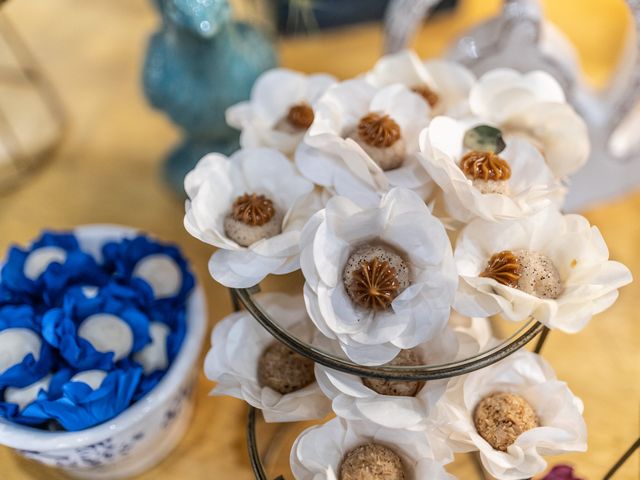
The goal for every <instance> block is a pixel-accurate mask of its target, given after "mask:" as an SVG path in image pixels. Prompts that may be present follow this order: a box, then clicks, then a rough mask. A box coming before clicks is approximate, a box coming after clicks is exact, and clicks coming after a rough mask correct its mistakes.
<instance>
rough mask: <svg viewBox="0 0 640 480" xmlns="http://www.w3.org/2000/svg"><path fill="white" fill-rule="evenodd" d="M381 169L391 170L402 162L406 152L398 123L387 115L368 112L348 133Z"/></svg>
mask: <svg viewBox="0 0 640 480" xmlns="http://www.w3.org/2000/svg"><path fill="white" fill-rule="evenodd" d="M349 138H351V139H352V140H354V141H355V142H356V143H357V144H358V145H360V147H362V149H363V150H364V151H365V153H366V154H367V155H369V157H371V159H372V160H373V161H374V162H375V163H376V164H377V165H378V166H379V167H380V168H381V169H382V170H385V171H386V170H393V169H394V168H398V167H400V166H401V165H402V163H403V162H404V157H405V154H406V148H405V143H404V140H403V138H402V134H401V130H400V125H398V124H397V123H396V122H395V121H394V120H393V119H392V118H391V117H389V115H380V114H378V113H374V112H371V113H368V114H367V115H365V116H364V117H362V118H361V119H360V122H359V123H358V126H357V128H356V129H355V130H354V131H353V132H352V133H351V134H350V135H349Z"/></svg>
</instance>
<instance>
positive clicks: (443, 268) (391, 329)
mask: <svg viewBox="0 0 640 480" xmlns="http://www.w3.org/2000/svg"><path fill="white" fill-rule="evenodd" d="M370 242H383V244H388V245H390V246H391V247H392V248H395V249H397V250H399V251H400V252H401V253H402V254H404V255H405V258H406V261H407V263H408V266H409V270H410V282H411V283H410V285H409V286H408V288H406V289H405V290H404V291H402V292H401V293H400V294H399V295H398V296H397V297H396V298H395V299H394V300H393V302H392V304H391V307H390V309H388V310H383V311H377V312H375V311H370V310H365V309H363V308H361V307H357V306H355V305H354V303H353V301H352V300H351V298H350V297H349V295H348V293H347V290H346V288H345V286H344V283H343V269H344V266H345V263H346V261H347V259H348V257H349V256H350V255H351V254H352V253H353V251H354V250H355V249H356V248H357V247H359V246H361V245H363V244H367V243H370ZM301 248H302V252H301V259H300V261H301V266H302V271H303V273H304V276H305V280H306V283H305V287H304V295H305V301H306V304H307V310H308V311H309V315H310V316H311V319H312V320H313V322H314V323H315V325H316V326H317V327H318V329H319V330H320V331H321V332H322V333H323V334H324V335H325V336H327V337H329V338H333V339H337V340H338V341H339V342H340V346H341V348H342V349H343V350H344V352H345V353H346V354H347V356H348V357H349V358H350V359H351V360H353V361H355V362H357V363H360V364H364V365H380V364H383V363H386V362H388V361H390V360H391V359H393V358H394V357H395V356H396V355H397V353H398V352H399V351H400V350H401V349H407V348H413V347H415V346H416V345H418V344H420V343H422V342H425V341H427V340H429V339H430V338H433V337H434V336H436V335H437V334H438V333H440V332H441V331H442V329H443V328H444V327H445V325H446V323H447V320H448V319H449V314H450V310H451V309H450V307H451V304H452V301H453V298H454V295H455V293H454V292H455V290H456V285H457V281H458V278H457V273H456V271H455V267H454V265H453V261H452V253H451V244H450V243H449V239H448V238H447V234H446V232H445V230H444V227H443V226H442V224H441V223H440V221H439V220H438V219H437V218H435V217H434V216H433V215H431V212H430V211H429V209H428V208H427V206H426V205H425V203H424V202H423V201H422V199H421V198H420V197H418V196H417V195H416V194H415V193H413V192H412V191H410V190H406V189H400V188H396V189H393V190H391V191H390V192H389V193H387V194H385V195H384V196H383V197H382V199H381V201H380V203H379V205H378V206H376V207H374V208H368V209H366V208H362V207H359V206H358V205H356V204H355V203H354V202H352V201H351V200H349V199H347V198H344V197H333V198H332V199H330V200H329V201H328V203H327V206H326V208H325V209H323V210H321V211H320V212H318V213H317V214H316V215H314V216H313V217H312V218H311V219H310V220H309V222H308V223H307V225H306V226H305V228H304V231H303V233H302V237H301Z"/></svg>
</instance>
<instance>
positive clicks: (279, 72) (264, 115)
mask: <svg viewBox="0 0 640 480" xmlns="http://www.w3.org/2000/svg"><path fill="white" fill-rule="evenodd" d="M335 82H336V80H335V78H334V77H332V76H331V75H326V74H315V75H304V74H302V73H299V72H294V71H292V70H288V69H285V68H274V69H272V70H268V71H266V72H265V73H263V74H262V75H260V77H258V79H257V80H256V83H255V84H254V86H253V88H252V89H251V98H250V99H249V100H248V101H245V102H240V103H238V104H236V105H233V106H231V107H229V108H228V109H227V111H226V119H227V123H228V124H229V125H231V126H232V127H235V128H237V129H239V130H240V131H241V133H240V145H241V146H242V147H245V148H247V147H269V148H275V149H276V150H279V151H281V152H282V153H284V154H285V155H291V154H292V153H293V152H294V151H295V149H296V147H297V146H298V144H299V143H300V141H301V140H302V138H303V137H304V134H305V133H306V130H305V129H300V130H299V131H295V129H293V131H286V130H282V129H279V128H277V127H278V122H280V121H281V120H283V119H284V118H286V116H287V113H288V112H289V109H290V108H291V107H292V106H295V105H300V104H307V105H309V106H310V107H313V106H314V105H315V103H316V102H317V101H318V99H319V98H320V97H321V96H322V94H323V93H324V92H325V91H326V90H327V89H328V88H329V87H330V86H331V85H333V84H334V83H335Z"/></svg>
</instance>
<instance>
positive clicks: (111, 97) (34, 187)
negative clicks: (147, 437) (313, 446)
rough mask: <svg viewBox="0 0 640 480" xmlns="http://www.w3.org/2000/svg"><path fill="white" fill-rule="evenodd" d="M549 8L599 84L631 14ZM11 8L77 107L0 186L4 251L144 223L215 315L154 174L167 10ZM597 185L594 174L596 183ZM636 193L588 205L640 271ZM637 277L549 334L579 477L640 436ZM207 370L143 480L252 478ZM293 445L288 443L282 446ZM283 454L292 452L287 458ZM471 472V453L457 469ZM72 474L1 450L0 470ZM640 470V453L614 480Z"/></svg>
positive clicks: (232, 412)
mask: <svg viewBox="0 0 640 480" xmlns="http://www.w3.org/2000/svg"><path fill="white" fill-rule="evenodd" d="M498 3H499V2H497V1H494V0H491V1H488V0H487V1H481V0H476V1H464V2H463V5H462V7H461V10H460V12H459V13H458V14H457V15H456V16H455V17H453V18H452V17H451V16H449V15H443V16H440V17H439V18H437V19H436V20H434V21H433V22H432V23H430V24H429V25H428V26H427V27H426V28H424V30H423V31H422V32H421V33H420V35H419V38H418V40H417V43H416V48H417V50H418V51H419V52H420V53H421V54H423V55H434V54H437V53H438V52H439V51H441V50H442V48H443V47H444V46H445V45H446V44H447V43H448V41H449V40H450V39H451V38H452V37H453V36H455V34H456V33H457V32H460V31H461V30H463V29H464V28H465V27H466V26H468V25H470V24H473V23H474V22H476V21H478V20H479V19H480V18H482V17H486V16H487V15H489V14H491V12H492V11H495V9H496V8H497V6H498ZM544 5H545V8H546V10H547V11H548V12H549V14H550V15H551V17H552V19H553V20H555V21H556V22H557V23H558V25H560V26H561V27H562V28H563V29H565V30H566V33H567V34H568V35H569V37H570V38H571V39H572V40H573V41H575V42H576V44H577V45H578V47H579V49H580V52H581V64H582V66H583V68H584V69H585V71H586V72H587V73H588V74H589V75H590V78H591V81H592V83H593V84H596V85H602V84H603V83H604V82H605V81H606V79H607V75H608V72H609V71H610V70H611V68H612V66H613V65H615V62H616V59H617V52H618V51H619V49H620V47H621V45H622V39H623V34H624V31H625V28H626V26H627V25H628V20H627V18H626V16H625V11H624V7H623V3H622V2H621V1H613V0H571V1H569V0H563V1H558V0H554V1H552V0H547V1H545V2H544ZM7 11H8V13H9V14H10V16H11V17H12V18H13V19H14V20H15V21H16V23H17V24H18V26H19V28H20V30H21V31H22V32H23V34H24V35H25V37H26V38H27V39H28V42H29V44H30V46H31V47H32V48H33V50H34V51H35V52H36V54H37V56H38V58H40V59H42V60H44V63H45V64H46V68H47V70H48V71H49V72H50V74H51V76H52V77H53V80H54V81H55V82H56V84H57V85H58V86H59V87H60V89H61V90H62V94H63V97H64V101H65V103H66V105H67V107H68V109H69V111H70V114H71V119H72V125H71V129H70V133H69V137H68V139H67V141H66V143H65V145H64V148H63V150H62V151H61V152H60V154H59V155H58V157H57V158H56V159H55V160H54V161H53V162H52V163H51V164H50V165H49V166H47V167H46V168H45V169H43V170H42V171H41V172H39V173H38V175H36V176H35V177H33V178H32V179H31V180H30V181H29V182H28V183H27V184H26V185H24V186H23V187H22V188H21V189H19V190H16V191H15V192H13V193H11V194H9V195H7V196H4V197H0V251H4V250H5V249H6V248H7V246H8V245H9V244H10V243H12V242H23V243H24V242H27V241H28V240H29V239H31V238H33V237H34V236H36V235H37V234H38V232H39V231H40V230H41V229H42V228H44V227H55V228H71V227H74V226H76V225H79V224H84V223H105V222H106V223H120V224H128V225H133V226H136V227H139V228H141V229H143V230H148V231H150V232H153V233H155V234H157V235H159V236H160V237H162V238H164V239H167V240H172V241H175V242H177V243H179V244H180V245H181V246H182V247H183V248H184V250H185V252H186V254H187V256H188V257H189V258H190V260H191V261H192V263H193V265H194V267H195V269H196V271H197V273H198V274H199V277H200V279H201V280H202V282H203V284H204V286H205V288H206V291H207V295H208V299H209V303H210V310H211V324H213V323H215V322H216V321H217V320H219V319H220V318H221V317H223V316H224V315H225V314H227V313H228V312H229V311H230V305H229V303H228V300H227V294H226V291H225V290H224V289H223V288H222V287H220V286H219V285H216V284H214V283H213V281H212V280H210V279H209V277H208V276H207V274H206V262H207V259H208V256H209V255H210V253H211V249H210V248H209V247H207V246H205V245H203V244H201V243H199V242H198V241H196V240H194V239H192V238H190V237H189V236H188V235H187V234H186V232H185V231H184V230H183V228H182V215H183V205H182V203H181V202H180V201H179V200H177V199H176V198H175V197H173V196H172V195H171V192H169V190H168V189H167V188H165V186H164V185H163V184H162V183H161V182H160V181H159V175H158V167H159V162H160V160H161V158H162V156H163V154H164V153H165V152H166V151H167V150H168V149H169V148H170V147H171V146H172V145H173V144H174V143H175V142H176V140H177V138H178V136H177V133H176V131H175V129H174V128H173V127H172V126H171V125H170V123H169V122H168V121H167V120H166V119H165V118H164V117H163V116H162V115H160V114H158V113H156V112H153V111H151V110H150V109H149V108H148V107H147V105H146V104H145V101H144V99H143V97H142V95H141V91H140V87H139V76H140V63H141V59H142V57H143V52H144V47H145V42H146V38H147V35H148V34H149V33H150V32H151V31H152V30H153V29H154V28H155V26H156V25H157V23H158V19H157V18H156V17H155V15H154V12H153V11H152V10H151V8H150V6H149V4H148V2H147V1H143V0H109V1H106V0H48V1H47V2H44V1H40V2H26V1H24V2H19V1H14V2H10V3H9V5H8V7H7ZM380 45H381V36H380V34H379V31H378V29H377V28H376V27H375V26H368V27H358V28H356V29H351V30H349V31H345V32H338V33H333V34H330V35H323V36H322V37H312V38H308V39H304V40H298V41H286V42H283V43H282V45H281V55H282V60H283V63H284V64H285V65H287V66H291V67H294V68H299V69H301V70H305V71H319V70H325V71H329V72H332V73H335V74H336V75H338V76H340V77H346V76H349V75H353V74H355V73H358V72H360V71H362V70H364V69H366V68H368V67H370V66H371V65H372V63H373V62H374V61H375V59H376V57H377V55H378V52H379V49H380ZM594 188H597V185H594ZM638 212H640V195H633V196H629V197H627V198H626V199H624V200H622V201H618V202H615V203H612V204H609V205H604V206H602V207H601V208H598V209H596V210H593V211H591V212H589V213H588V217H589V219H590V220H591V221H592V222H594V223H596V224H598V225H599V227H600V229H601V230H602V232H603V234H604V236H605V238H606V240H607V241H608V243H609V245H610V249H611V256H612V257H613V258H615V259H617V260H620V261H623V262H624V263H626V264H627V265H628V266H629V267H630V268H631V269H632V271H634V272H640V253H639V247H640V221H639V220H640V217H639V215H640V214H639V213H638ZM639 309H640V287H639V286H638V285H632V286H630V287H627V288H625V289H624V290H623V291H622V293H621V296H620V300H619V302H618V303H617V304H616V305H615V306H614V307H613V308H612V309H610V310H609V311H608V312H606V313H605V314H603V315H600V316H599V317H597V318H595V319H594V320H593V321H592V322H591V324H590V325H589V326H588V327H587V328H586V329H585V330H584V331H583V332H581V333H580V334H579V335H575V336H567V335H564V334H561V333H553V334H552V335H551V337H550V339H549V342H548V344H547V346H546V347H545V351H544V354H545V357H546V358H547V359H548V360H549V361H550V362H551V364H552V365H553V367H554V368H555V369H556V371H557V373H558V376H559V377H560V378H561V379H563V380H566V381H567V382H568V383H569V384H570V385H571V388H572V389H573V391H574V392H575V393H576V394H577V395H579V396H580V397H581V398H582V399H583V400H584V403H585V418H586V421H587V424H588V426H589V446H590V448H589V451H588V453H585V454H573V455H566V456H563V457H560V458H551V459H550V462H551V463H554V462H556V461H567V462H571V463H572V464H575V465H576V466H577V468H578V471H579V473H580V475H582V476H584V477H586V478H588V479H591V480H594V479H599V478H601V477H602V475H603V473H604V472H605V471H606V469H607V468H608V467H609V466H610V465H611V464H612V462H613V461H614V460H615V459H616V458H617V457H618V455H619V454H620V453H621V452H622V451H623V450H624V449H626V448H627V446H628V445H630V444H631V442H632V441H633V439H634V438H635V437H637V436H638V421H639V418H638V400H639V399H640V388H639V380H640V354H639V350H638V340H639V339H640V322H639V321H638V318H637V315H638V310H639ZM211 387H212V385H211V384H210V383H209V382H208V381H206V379H204V377H203V376H202V375H201V377H200V383H199V388H198V392H197V397H198V398H197V401H198V404H197V409H196V415H195V419H194V422H193V424H192V426H191V428H190V430H189V432H188V433H187V435H186V437H185V438H184V440H183V441H182V443H181V444H180V445H179V447H178V448H177V450H176V451H174V452H173V453H172V454H171V455H170V456H169V457H168V458H167V460H166V461H164V462H163V463H162V464H161V465H160V466H158V467H157V468H155V469H153V470H152V471H150V472H148V473H147V474H145V475H143V476H142V477H140V478H141V479H149V480H151V479H154V480H160V479H189V480H201V479H202V480H204V479H223V480H224V479H234V480H243V479H250V478H252V475H251V471H250V468H249V464H248V460H247V456H246V451H245V447H244V442H245V438H244V420H245V414H246V407H245V405H244V404H243V403H242V402H240V401H239V400H235V399H231V398H219V397H216V398H210V397H208V396H207V394H208V391H209V390H210V389H211ZM286 448H288V447H285V449H286ZM284 456H285V457H286V452H285V455H284ZM452 472H453V473H457V474H458V475H459V477H460V478H461V479H465V480H466V479H473V478H475V476H474V474H473V470H472V469H471V468H470V467H469V465H468V463H467V464H463V465H459V466H456V467H454V468H452ZM49 478H52V479H56V478H63V477H62V476H61V475H59V474H57V473H53V472H52V471H50V470H46V469H43V468H42V467H39V466H36V465H34V464H32V463H30V462H26V461H24V460H22V459H20V458H19V457H17V456H15V455H13V454H12V453H11V452H10V451H9V450H7V449H5V448H0V479H1V480H35V479H37V480H42V479H49ZM636 478H638V459H637V456H636V458H635V459H633V460H632V461H630V462H629V464H628V465H627V466H626V467H625V469H624V470H623V471H621V472H620V473H619V475H618V476H617V477H616V479H629V480H631V479H636Z"/></svg>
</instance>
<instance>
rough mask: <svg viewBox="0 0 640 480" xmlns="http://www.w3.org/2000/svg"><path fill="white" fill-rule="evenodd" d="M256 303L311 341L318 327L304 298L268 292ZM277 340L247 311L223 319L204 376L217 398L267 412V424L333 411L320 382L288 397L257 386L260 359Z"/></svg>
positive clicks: (215, 332)
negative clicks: (307, 310) (310, 318)
mask: <svg viewBox="0 0 640 480" xmlns="http://www.w3.org/2000/svg"><path fill="white" fill-rule="evenodd" d="M256 300H257V302H258V303H259V304H260V306H262V307H263V308H264V309H265V311H266V312H267V313H268V314H269V315H271V316H272V317H273V318H275V319H277V321H278V323H279V324H280V325H282V326H283V327H285V328H287V329H288V330H289V331H292V332H294V333H295V334H296V335H297V336H298V337H299V338H301V339H303V340H305V341H310V340H311V339H312V337H313V334H314V329H313V324H312V323H311V322H310V321H309V318H308V316H307V313H306V310H305V307H304V301H303V299H302V297H301V296H290V295H285V294H282V293H265V294H260V295H258V297H257V299H256ZM273 342H274V339H273V337H272V336H271V335H270V334H269V333H268V332H267V331H266V330H265V329H264V328H262V327H261V326H260V324H259V323H258V322H257V321H256V320H255V319H254V318H253V317H252V316H251V314H250V313H248V312H236V313H232V314H231V315H229V316H227V317H226V318H224V319H223V320H222V321H220V322H219V323H218V324H217V325H216V326H215V328H214V329H213V332H212V334H211V344H212V346H211V349H210V350H209V352H208V354H207V357H206V359H205V363H204V369H205V374H206V375H207V378H209V379H210V380H213V381H216V382H217V383H218V384H217V385H216V387H215V388H214V389H213V391H212V394H213V395H230V396H232V397H236V398H239V399H241V400H244V401H246V402H247V403H249V404H250V405H253V406H254V407H256V408H259V409H261V410H262V413H263V415H264V418H265V420H266V421H267V422H294V421H300V420H310V419H317V418H323V417H324V416H325V415H326V414H327V413H329V411H330V410H331V405H330V402H329V400H328V399H327V398H326V397H325V396H324V395H323V393H322V391H321V390H320V387H319V386H318V384H317V382H314V383H312V384H311V385H308V386H307V387H304V388H302V389H300V390H297V391H295V392H291V393H288V394H285V395H282V394H280V393H279V392H276V391H275V390H273V389H271V388H269V387H261V386H260V385H259V383H258V377H257V375H258V374H257V368H258V360H259V358H260V356H261V355H262V352H263V351H264V349H265V348H266V347H267V346H269V345H270V344H271V343H273Z"/></svg>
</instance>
